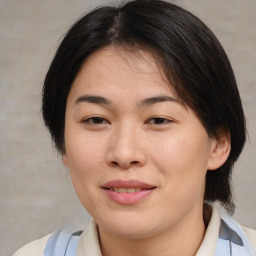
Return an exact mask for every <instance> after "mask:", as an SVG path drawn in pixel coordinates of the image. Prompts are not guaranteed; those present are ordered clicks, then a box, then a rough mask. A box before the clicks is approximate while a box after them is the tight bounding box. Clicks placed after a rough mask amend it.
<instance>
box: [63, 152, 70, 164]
mask: <svg viewBox="0 0 256 256" xmlns="http://www.w3.org/2000/svg"><path fill="white" fill-rule="evenodd" d="M62 163H63V164H64V165H65V166H66V167H69V162H68V157H67V155H66V153H63V155H62Z"/></svg>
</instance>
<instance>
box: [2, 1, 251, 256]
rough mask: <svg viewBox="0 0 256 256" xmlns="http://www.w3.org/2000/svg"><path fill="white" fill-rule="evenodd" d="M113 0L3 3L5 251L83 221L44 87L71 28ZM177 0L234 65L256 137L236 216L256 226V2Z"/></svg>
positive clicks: (237, 183) (243, 162)
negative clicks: (52, 131) (50, 125)
mask: <svg viewBox="0 0 256 256" xmlns="http://www.w3.org/2000/svg"><path fill="white" fill-rule="evenodd" d="M106 2H107V1H103V0H98V1H95V0H94V1H89V0H87V1H85V0H83V1H82V0H65V1H61V0H44V1H39V0H23V1H18V0H0V143H1V147H0V163H1V170H0V216H1V222H0V233H1V239H0V256H7V255H11V254H12V253H13V252H14V251H15V250H16V249H17V248H19V247H20V246H21V245H23V244H25V243H27V242H28V241H31V240H34V239H36V238H39V237H41V236H43V235H45V234H47V233H49V232H52V231H53V230H55V229H57V228H58V227H61V226H63V225H66V224H67V223H74V220H77V219H79V218H81V219H83V215H84V214H85V213H84V212H83V210H82V207H81V206H80V203H79V201H78V199H77V198H76V196H75V193H74V191H73V188H72V184H71V181H70V178H69V173H68V170H67V169H65V168H64V167H63V166H62V163H61V157H60V156H58V154H57V153H56V151H55V150H54V148H53V146H52V144H51V140H50V136H49V134H48V132H47V131H46V129H45V128H44V126H43V122H42V117H41V112H40V108H41V88H42V83H43V79H44V76H45V73H46V71H47V68H48V66H49V64H50V61H51V59H52V57H53V55H54V53H55V50H56V47H57V46H58V44H59V43H60V38H61V37H62V35H63V34H64V33H65V31H66V30H67V28H68V27H69V26H70V25H71V24H72V23H73V22H74V21H75V20H76V19H77V18H78V17H80V16H81V15H82V14H83V13H84V12H87V11H88V10H89V9H92V8H93V7H94V6H96V5H98V4H104V3H106ZM108 2H110V1H108ZM111 2H112V3H113V2H114V3H115V2H116V3H117V2H118V1H117V0H116V1H111ZM175 2H176V3H178V4H179V5H181V6H183V7H186V8H187V9H188V10H190V11H191V12H193V13H194V14H196V15H197V16H199V17H200V18H201V19H202V20H203V21H204V22H205V23H206V24H207V25H208V26H209V27H210V28H211V29H212V30H213V31H214V33H215V34H216V35H217V37H218V38H219V40H220V41H221V43H222V45H223V46H224V48H225V50H226V52H227V54H228V56H229V58H230V60H231V63H232V65H233V68H234V72H235V75H236V77H237V81H238V85H239V89H240V92H241V97H242V101H243V105H244V109H245V113H246V116H247V120H248V133H249V136H250V137H249V139H248V141H247V144H246V147H245V149H244V152H243V154H242V156H241V158H240V159H239V161H238V163H237V164H236V166H235V170H234V190H235V199H236V205H237V208H236V213H235V217H236V218H237V219H238V220H239V221H240V222H241V223H242V224H243V225H246V226H250V227H253V228H256V218H255V214H256V206H255V201H256V187H255V184H256V172H255V166H256V133H255V131H256V114H255V112H256V86H255V80H256V74H255V73H256V50H255V48H256V47H255V46H256V31H255V25H256V1H255V0H215V1H210V0H209V1H206V0H182V1H175ZM81 216H82V217H81Z"/></svg>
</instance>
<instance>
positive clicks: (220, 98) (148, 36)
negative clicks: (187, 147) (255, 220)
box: [42, 0, 246, 213]
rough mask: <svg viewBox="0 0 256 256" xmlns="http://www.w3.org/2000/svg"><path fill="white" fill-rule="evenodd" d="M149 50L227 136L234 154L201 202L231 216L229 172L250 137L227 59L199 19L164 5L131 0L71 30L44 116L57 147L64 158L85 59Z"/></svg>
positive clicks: (182, 94)
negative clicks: (112, 49) (71, 99)
mask: <svg viewBox="0 0 256 256" xmlns="http://www.w3.org/2000/svg"><path fill="white" fill-rule="evenodd" d="M110 45H113V46H118V47H124V48H126V49H132V50H136V49H144V50H146V51H149V52H151V53H152V54H153V55H154V57H155V58H157V61H159V66H160V68H161V69H162V70H163V71H164V74H165V76H166V78H167V79H168V81H169V82H170V86H171V87H172V88H173V89H174V92H175V93H176V94H177V96H178V97H179V98H180V99H181V100H182V102H183V103H184V104H185V105H187V106H189V107H190V108H191V109H193V110H194V112H195V113H196V114H197V116H198V118H199V119H200V121H201V123H202V124H203V126H204V127H205V129H206V131H207V133H208V135H209V136H217V132H218V129H219V128H220V127H222V128H225V129H226V130H227V131H229V133H230V138H231V139H230V140H231V152H230V154H229V157H228V159H227V161H226V162H225V163H224V164H223V165H222V166H221V167H220V168H218V170H216V171H210V170H208V171H207V174H206V185H205V194H204V199H205V200H206V201H210V202H214V201H219V202H220V203H221V204H222V205H223V206H224V207H225V208H226V209H227V210H228V211H229V212H230V213H232V212H233V211H234V203H233V200H232V188H231V173H232V168H233V165H234V162H235V161H236V160H237V158H238V156H239V155H240V153H241V151H242V148H243V146H244V143H245V139H246V127H245V117H244V112H243V108H242V104H241V99H240V96H239V92H238V88H237V84H236V80H235V76H234V73H233V71H232V68H231V65H230V62H229V60H228V57H227V55H226V53H225V51H224V50H223V48H222V46H221V45H220V43H219V41H218V40H217V38H216V37H215V35H214V34H213V33H212V32H211V31H210V29H209V28H208V27H207V26H206V25H205V24H204V23H203V22H202V21H200V20H199V19H198V18H197V17H196V16H194V15H193V14H191V13H190V12H188V11H186V10H184V9H183V8H181V7H179V6H176V5H174V4H171V3H168V2H165V1H160V0H134V1H128V2H126V3H124V4H122V5H120V6H117V7H116V6H105V7H99V8H97V9H95V10H93V11H91V12H90V13H88V14H86V15H84V16H83V17H82V18H80V19H79V20H78V21H77V22H76V23H75V24H74V25H73V26H72V27H71V28H70V29H69V30H68V32H67V33H66V35H65V36H64V39H63V40H62V42H61V44H60V45H59V47H58V49H57V52H56V55H55V57H54V58H53V60H52V63H51V65H50V68H49V70H48V73H47V75H46V78H45V81H44V86H43V98H42V112H43V118H44V121H45V125H46V126H47V127H48V129H49V131H50V133H51V136H52V139H53V141H54V143H55V146H56V148H57V150H58V151H59V152H60V153H62V154H64V153H65V143H64V129H65V109H66V102H67V97H68V94H69V91H70V88H71V86H72V83H73V81H74V79H75V77H76V75H77V73H78V71H79V70H80V68H81V66H82V65H83V63H84V62H85V61H86V58H87V57H88V56H89V55H90V54H92V53H93V52H95V51H97V50H99V49H100V48H102V47H105V46H110Z"/></svg>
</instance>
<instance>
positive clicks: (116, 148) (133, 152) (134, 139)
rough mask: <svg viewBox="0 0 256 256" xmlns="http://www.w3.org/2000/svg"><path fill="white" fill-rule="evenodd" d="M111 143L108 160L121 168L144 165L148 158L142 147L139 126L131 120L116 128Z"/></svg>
mask: <svg viewBox="0 0 256 256" xmlns="http://www.w3.org/2000/svg"><path fill="white" fill-rule="evenodd" d="M110 144H111V145H110V150H109V152H108V162H109V163H110V164H111V165H115V166H117V165H118V166H120V167H121V168H129V167H130V166H132V165H139V166H142V165H144V163H145V159H146V158H145V155H144V152H143V150H142V147H141V140H140V139H139V133H138V127H137V126H136V124H134V123H133V122H132V121H131V120H127V121H126V122H123V123H122V124H120V125H119V126H118V127H116V128H115V129H114V131H113V133H112V137H111V143H110Z"/></svg>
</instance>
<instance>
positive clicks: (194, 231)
mask: <svg viewBox="0 0 256 256" xmlns="http://www.w3.org/2000/svg"><path fill="white" fill-rule="evenodd" d="M199 215H200V216H199ZM199 215H198V214H197V215H195V216H194V218H193V219H191V216H189V217H188V218H186V219H185V220H184V219H183V220H182V222H181V223H177V224H175V226H174V227H172V228H170V229H168V230H166V231H164V232H162V233H158V234H155V235H153V236H150V237H145V238H140V239H131V238H126V237H124V236H119V235H113V234H109V233H105V232H104V231H103V230H99V234H100V243H101V251H102V255H103V256H117V255H118V256H119V255H122V256H131V255H132V256H155V255H158V256H167V255H168V256H174V255H175V256H176V255H179V256H194V255H196V252H197V251H198V249H199V247H200V245H201V243H202V240H203V238H204V234H205V224H204V220H203V213H202V211H201V214H199Z"/></svg>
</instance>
